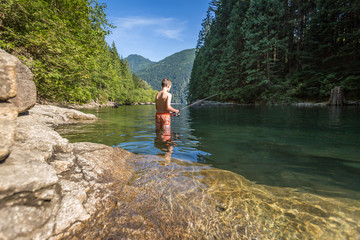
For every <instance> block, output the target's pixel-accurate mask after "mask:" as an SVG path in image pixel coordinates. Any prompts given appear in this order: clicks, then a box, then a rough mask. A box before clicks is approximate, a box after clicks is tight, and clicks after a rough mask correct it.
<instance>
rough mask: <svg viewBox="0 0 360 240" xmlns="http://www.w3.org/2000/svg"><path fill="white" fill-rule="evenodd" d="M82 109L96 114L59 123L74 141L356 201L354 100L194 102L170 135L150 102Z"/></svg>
mask: <svg viewBox="0 0 360 240" xmlns="http://www.w3.org/2000/svg"><path fill="white" fill-rule="evenodd" d="M175 107H176V108H181V107H183V106H175ZM83 112H86V113H92V114H94V115H96V116H97V117H99V118H100V120H99V121H96V122H93V123H86V124H76V125H67V126H61V127H59V128H58V129H57V131H58V132H59V133H60V134H61V135H62V136H63V137H66V138H67V139H69V141H71V142H79V141H86V142H96V143H102V144H106V145H109V146H113V147H115V146H118V147H121V148H123V149H126V150H128V151H130V152H133V153H138V154H153V155H161V156H164V157H165V158H170V157H171V158H176V159H181V160H184V161H192V162H200V163H205V164H209V165H211V166H213V167H216V168H220V169H225V170H230V171H232V172H235V173H237V174H239V175H242V176H244V177H245V178H247V179H248V180H250V181H252V182H255V183H257V184H263V185H268V186H278V187H291V188H295V189H296V190H297V191H299V192H309V193H315V194H318V195H322V196H329V197H341V198H351V199H354V200H360V108H359V107H345V108H340V107H292V106H224V105H222V106H194V107H190V108H187V109H185V110H184V111H182V112H181V115H180V116H179V117H173V118H172V123H171V135H170V136H168V135H165V136H164V135H163V134H159V133H158V134H157V133H156V131H155V123H154V115H155V107H154V106H153V105H139V106H121V107H119V108H100V109H91V110H83Z"/></svg>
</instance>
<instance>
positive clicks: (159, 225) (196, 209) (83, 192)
mask: <svg viewBox="0 0 360 240" xmlns="http://www.w3.org/2000/svg"><path fill="white" fill-rule="evenodd" d="M76 119H82V120H85V121H88V120H91V119H95V117H94V116H92V115H86V114H82V113H80V112H78V111H75V110H69V109H60V108H57V107H53V106H39V105H37V106H35V107H34V108H33V109H32V110H31V111H30V112H29V115H24V116H21V117H18V119H17V125H18V127H17V130H16V138H15V144H14V146H13V151H12V153H11V154H10V156H9V157H8V158H7V159H6V161H5V162H3V163H2V164H0V239H52V240H54V239H357V238H358V236H359V235H360V219H359V218H360V217H359V216H360V204H359V202H358V201H355V200H349V199H333V198H325V197H320V196H316V195H312V194H304V193H298V192H295V191H294V190H293V189H286V188H276V187H267V186H261V185H256V184H254V183H251V182H250V181H248V180H246V179H244V178H243V177H241V176H239V175H237V174H234V173H231V172H228V171H223V170H219V169H214V168H211V167H209V166H205V165H199V164H193V163H188V162H184V161H179V160H175V159H173V160H172V161H171V162H170V163H169V162H166V161H165V160H164V159H162V158H161V157H157V156H148V155H135V154H131V153H129V152H127V151H125V150H122V149H120V148H111V147H108V146H105V145H101V144H94V143H74V144H71V143H69V142H68V140H66V139H64V138H62V137H61V136H60V135H59V134H58V133H56V132H55V131H54V130H53V127H54V126H56V125H58V124H64V123H68V122H72V121H75V120H76Z"/></svg>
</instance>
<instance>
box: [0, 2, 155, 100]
mask: <svg viewBox="0 0 360 240" xmlns="http://www.w3.org/2000/svg"><path fill="white" fill-rule="evenodd" d="M105 8H106V6H105V5H104V4H99V3H98V2H97V1H96V0H78V1H67V0H12V1H0V39H1V40H0V48H2V49H4V50H6V51H7V52H9V53H12V54H14V55H16V56H18V57H19V58H20V59H21V60H22V61H23V62H24V63H25V64H27V65H28V66H29V67H30V68H31V70H32V71H33V73H34V81H35V83H36V86H37V90H38V96H39V98H40V99H46V100H49V101H57V102H70V103H73V102H78V103H85V102H89V101H90V100H91V99H93V100H98V101H101V102H105V101H109V100H113V101H117V102H120V103H131V102H132V101H133V100H132V99H134V95H135V94H142V95H141V99H142V100H144V101H145V100H146V101H152V100H153V97H151V98H150V95H152V94H153V91H152V90H151V89H144V88H140V89H139V88H137V87H136V85H135V83H134V80H133V76H132V74H131V72H130V68H129V65H128V63H127V62H126V61H124V60H123V59H120V58H119V54H118V52H117V50H116V47H115V44H113V45H112V46H111V47H109V46H108V45H107V44H106V42H105V36H106V35H107V34H108V33H109V31H110V29H111V28H112V27H113V26H112V25H111V24H109V23H108V21H107V19H106V15H105V12H104V10H105ZM144 96H145V97H144ZM146 96H147V97H146Z"/></svg>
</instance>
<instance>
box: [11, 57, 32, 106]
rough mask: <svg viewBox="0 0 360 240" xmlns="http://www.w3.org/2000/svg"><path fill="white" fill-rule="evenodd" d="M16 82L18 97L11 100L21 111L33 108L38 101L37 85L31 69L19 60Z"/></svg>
mask: <svg viewBox="0 0 360 240" xmlns="http://www.w3.org/2000/svg"><path fill="white" fill-rule="evenodd" d="M15 74H16V82H17V85H18V91H17V94H16V97H14V98H12V99H10V102H12V103H13V104H15V106H17V107H18V108H19V113H23V112H25V111H27V110H29V109H30V108H32V107H33V106H34V105H35V103H36V86H35V83H34V81H33V78H34V75H33V73H32V72H31V71H30V69H29V68H28V67H27V66H25V65H24V64H22V63H21V62H20V61H17V65H16V71H15Z"/></svg>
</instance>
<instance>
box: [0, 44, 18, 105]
mask: <svg viewBox="0 0 360 240" xmlns="http://www.w3.org/2000/svg"><path fill="white" fill-rule="evenodd" d="M17 62H18V60H17V58H16V57H14V56H13V55H11V54H9V53H7V52H5V51H4V50H2V49H0V101H6V100H8V99H10V98H13V97H15V96H16V94H17V91H18V86H17V82H16V74H15V71H16V64H17Z"/></svg>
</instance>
